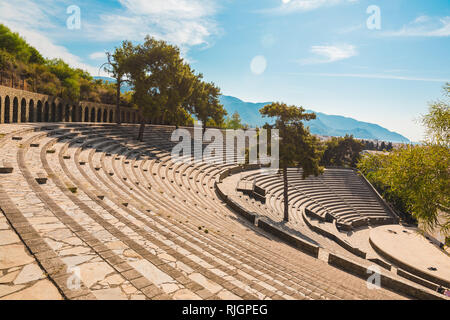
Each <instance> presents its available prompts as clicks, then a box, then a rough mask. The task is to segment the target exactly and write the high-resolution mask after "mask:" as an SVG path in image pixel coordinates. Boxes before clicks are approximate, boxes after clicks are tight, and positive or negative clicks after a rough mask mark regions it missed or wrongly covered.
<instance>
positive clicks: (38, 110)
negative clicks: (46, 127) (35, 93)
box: [36, 100, 42, 122]
mask: <svg viewBox="0 0 450 320" xmlns="http://www.w3.org/2000/svg"><path fill="white" fill-rule="evenodd" d="M36 121H37V122H42V102H41V100H39V101H38V103H37V108H36Z"/></svg>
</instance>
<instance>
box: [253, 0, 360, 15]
mask: <svg viewBox="0 0 450 320" xmlns="http://www.w3.org/2000/svg"><path fill="white" fill-rule="evenodd" d="M355 2H358V0H291V1H282V3H281V5H280V6H278V7H275V8H269V9H263V10H261V12H264V13H273V14H289V13H293V12H304V11H311V10H316V9H318V8H321V7H329V6H334V5H338V4H344V3H355Z"/></svg>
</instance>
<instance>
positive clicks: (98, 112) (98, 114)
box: [96, 108, 102, 122]
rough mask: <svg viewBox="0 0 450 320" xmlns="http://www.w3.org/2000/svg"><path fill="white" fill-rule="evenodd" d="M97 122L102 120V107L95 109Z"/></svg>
mask: <svg viewBox="0 0 450 320" xmlns="http://www.w3.org/2000/svg"><path fill="white" fill-rule="evenodd" d="M96 120H97V122H102V109H100V108H99V109H98V110H97V118H96Z"/></svg>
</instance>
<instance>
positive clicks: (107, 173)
mask: <svg viewBox="0 0 450 320" xmlns="http://www.w3.org/2000/svg"><path fill="white" fill-rule="evenodd" d="M137 130H138V128H137V127H136V126H122V127H117V126H114V125H99V124H93V125H85V124H58V125H54V124H53V125H45V124H44V125H34V126H31V125H29V126H27V125H22V126H17V130H16V131H15V132H14V133H11V134H6V135H5V136H4V137H3V138H0V148H1V149H2V150H4V151H5V152H2V154H1V158H2V159H1V160H6V161H9V162H10V163H12V164H13V166H14V171H13V173H12V174H11V175H2V176H0V179H1V180H0V181H1V183H2V186H3V188H4V189H5V190H6V193H7V195H8V196H9V197H10V198H11V199H12V200H13V202H14V203H15V204H16V206H17V208H18V209H19V211H20V212H21V213H22V215H23V219H24V220H26V221H28V222H29V223H30V224H31V226H32V230H23V231H22V230H21V229H20V228H19V229H18V232H19V234H20V235H21V236H23V237H24V239H25V242H26V243H27V241H28V240H27V239H28V238H27V237H33V238H32V239H31V240H30V244H29V245H30V249H31V251H33V253H34V255H35V257H36V258H37V259H38V261H39V262H40V264H41V266H42V267H43V268H44V269H45V271H46V272H47V273H48V274H49V276H50V277H51V278H52V279H53V281H54V282H55V283H56V285H57V286H58V287H59V289H60V290H61V291H62V292H63V293H64V295H65V297H67V298H72V299H108V298H123V299H305V298H306V299H315V298H323V299H327V298H333V299H337V298H344V299H346V298H392V297H397V296H396V295H395V294H393V293H391V292H388V291H385V290H381V291H379V292H371V291H370V290H367V288H366V286H365V282H364V281H363V280H360V279H358V278H356V277H353V276H351V275H348V274H346V273H344V272H341V271H339V270H336V269H334V268H332V267H330V266H328V265H327V264H326V263H323V262H322V261H319V260H315V259H313V258H311V257H309V256H307V255H304V254H302V253H300V252H297V251H295V250H294V249H292V248H290V247H289V246H286V245H284V244H283V243H280V242H278V241H274V239H272V238H271V237H270V236H269V235H268V234H265V233H263V232H262V231H259V230H257V229H255V228H254V227H253V226H252V225H250V224H248V223H247V222H245V221H244V220H242V219H240V218H239V217H238V216H237V215H235V214H234V213H233V212H232V211H230V210H229V209H228V208H227V207H226V205H225V204H224V203H223V202H221V201H220V200H219V199H218V198H217V195H216V191H215V189H214V183H215V182H216V181H217V180H218V177H219V176H220V174H221V173H222V172H224V171H225V170H226V169H228V168H230V167H233V166H235V165H232V164H215V163H214V160H217V158H215V157H212V158H211V159H207V161H203V162H198V163H192V162H173V161H172V160H171V156H170V153H171V150H172V148H173V146H174V143H172V142H171V141H170V133H171V131H172V130H173V128H169V127H162V126H148V127H147V130H146V134H145V136H144V142H137V141H135V140H134V137H135V136H136V134H137ZM13 135H20V137H21V140H20V141H16V140H12V139H11V138H12V136H13ZM188 158H190V157H188ZM42 176H45V177H46V178H47V181H46V183H39V182H38V181H41V180H37V178H38V177H42ZM0 206H1V204H0ZM22 232H23V234H21V233H22ZM27 244H28V243H27ZM78 271H79V274H80V275H81V279H80V280H81V284H80V286H79V287H77V289H73V288H71V287H69V286H68V279H72V280H73V278H71V276H72V275H73V274H78V273H77V272H78Z"/></svg>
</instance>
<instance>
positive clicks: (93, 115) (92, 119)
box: [90, 108, 95, 122]
mask: <svg viewBox="0 0 450 320" xmlns="http://www.w3.org/2000/svg"><path fill="white" fill-rule="evenodd" d="M90 120H91V122H95V108H92V109H91V119H90Z"/></svg>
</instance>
